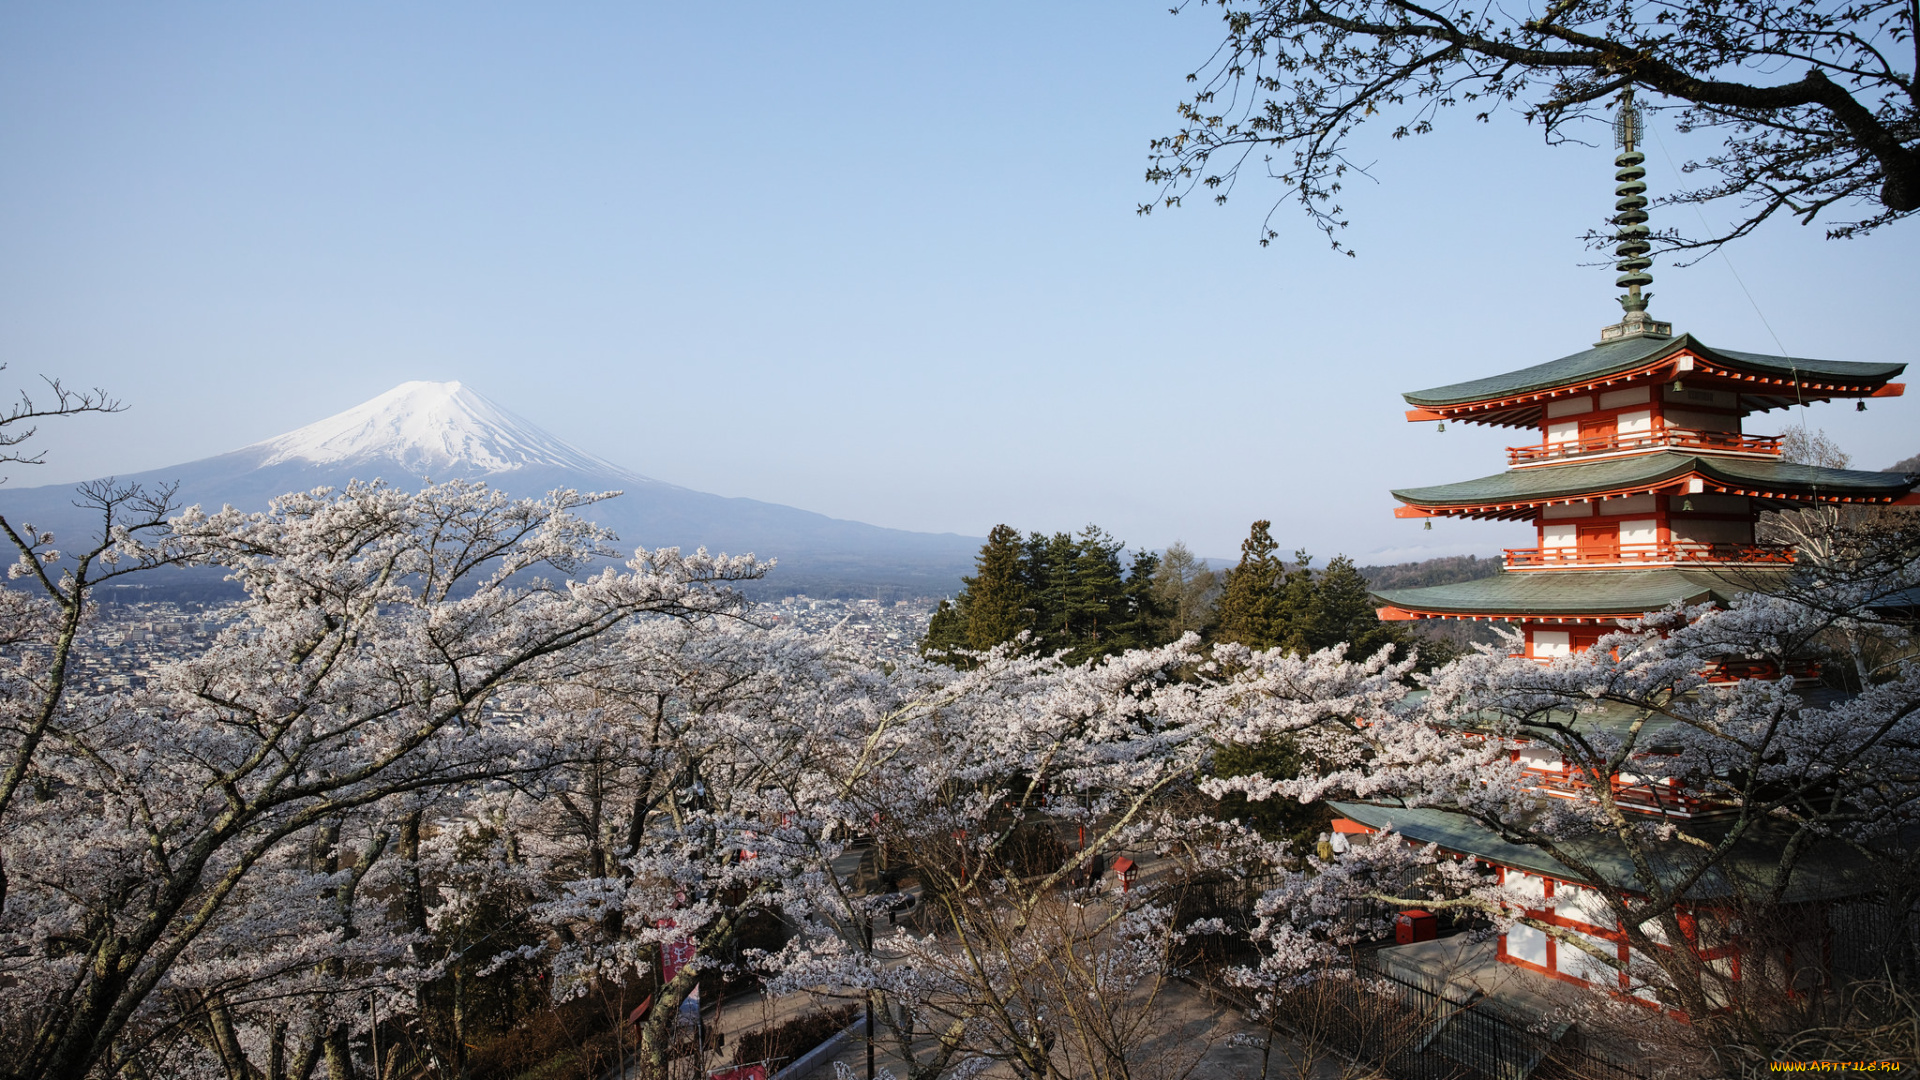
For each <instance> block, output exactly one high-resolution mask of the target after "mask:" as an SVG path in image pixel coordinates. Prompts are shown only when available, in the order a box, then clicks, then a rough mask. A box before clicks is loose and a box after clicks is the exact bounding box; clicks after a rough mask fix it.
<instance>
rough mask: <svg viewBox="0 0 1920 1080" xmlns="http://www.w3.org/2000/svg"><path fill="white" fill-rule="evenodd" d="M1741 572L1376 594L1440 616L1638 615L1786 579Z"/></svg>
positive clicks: (1531, 576)
mask: <svg viewBox="0 0 1920 1080" xmlns="http://www.w3.org/2000/svg"><path fill="white" fill-rule="evenodd" d="M1785 572H1786V570H1785V568H1782V569H1779V570H1772V571H1755V570H1743V571H1740V572H1738V573H1734V572H1726V573H1715V572H1713V571H1707V570H1672V569H1659V570H1532V571H1527V572H1524V573H1517V574H1515V573H1504V574H1495V575H1494V576H1492V577H1487V578H1480V579H1479V580H1477V581H1456V582H1454V583H1453V584H1451V585H1430V586H1427V587H1426V588H1423V589H1387V590H1376V591H1375V592H1374V593H1373V594H1372V595H1373V597H1374V598H1375V599H1377V600H1379V601H1380V602H1382V603H1385V604H1391V605H1393V606H1394V607H1397V608H1402V609H1405V610H1407V611H1427V612H1434V613H1437V614H1442V615H1588V616H1591V615H1638V614H1641V613H1643V612H1648V611H1658V610H1660V609H1661V608H1664V607H1666V606H1667V605H1668V604H1671V603H1674V602H1675V601H1679V602H1681V603H1688V604H1694V603H1705V602H1707V601H1713V602H1715V603H1720V604H1724V603H1727V602H1728V601H1730V600H1732V599H1733V597H1734V596H1735V595H1736V594H1739V593H1743V592H1749V591H1752V589H1753V588H1754V586H1755V585H1756V584H1757V581H1756V578H1760V577H1763V576H1764V579H1767V580H1770V579H1774V578H1777V577H1778V576H1779V575H1780V574H1782V573H1785Z"/></svg>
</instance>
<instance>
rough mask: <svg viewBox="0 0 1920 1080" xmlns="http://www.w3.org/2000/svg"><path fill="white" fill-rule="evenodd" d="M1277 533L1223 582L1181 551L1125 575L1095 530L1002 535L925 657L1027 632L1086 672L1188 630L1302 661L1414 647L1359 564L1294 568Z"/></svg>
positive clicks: (1298, 564) (1243, 555) (941, 614)
mask: <svg viewBox="0 0 1920 1080" xmlns="http://www.w3.org/2000/svg"><path fill="white" fill-rule="evenodd" d="M1271 529H1272V523H1271V522H1268V521H1256V522H1254V523H1253V529H1252V532H1251V534H1250V535H1249V536H1248V537H1247V539H1246V541H1245V542H1244V543H1242V544H1241V545H1240V562H1239V563H1238V564H1237V565H1235V566H1234V567H1232V568H1230V569H1228V570H1226V571H1225V572H1224V573H1215V572H1214V571H1212V570H1209V569H1207V567H1206V566H1205V564H1204V562H1203V561H1201V560H1199V559H1196V558H1194V556H1193V554H1192V553H1191V552H1190V551H1188V550H1187V549H1186V547H1185V545H1183V544H1180V543H1177V542H1176V543H1174V544H1172V545H1169V546H1168V548H1167V550H1166V552H1165V553H1164V554H1161V553H1155V552H1150V551H1140V552H1135V553H1134V555H1133V557H1132V560H1131V562H1130V563H1127V564H1126V565H1125V566H1124V569H1123V561H1124V560H1123V554H1124V552H1125V550H1126V545H1125V544H1123V543H1122V542H1121V541H1119V540H1117V539H1115V538H1114V537H1113V536H1112V535H1111V534H1109V533H1108V532H1107V531H1106V530H1104V529H1102V528H1100V527H1099V526H1097V525H1089V526H1087V527H1086V528H1085V529H1084V530H1082V531H1081V532H1079V533H1078V534H1072V533H1055V534H1053V535H1052V536H1048V535H1045V534H1043V533H1037V532H1036V533H1031V534H1029V535H1027V536H1025V537H1022V536H1021V535H1020V532H1019V531H1018V530H1017V529H1014V528H1012V527H1011V526H1007V525H998V526H995V527H994V529H993V531H992V532H991V533H990V534H988V537H987V542H986V544H985V545H984V546H982V547H981V549H980V554H979V555H978V556H977V557H976V559H975V562H974V565H975V568H976V569H975V573H974V574H973V576H971V577H968V578H963V579H962V581H963V583H964V585H965V588H963V589H961V591H960V594H959V595H958V596H956V597H954V598H953V599H952V600H947V601H942V602H941V604H940V607H939V609H938V610H937V611H936V612H935V613H934V615H933V620H932V622H931V623H930V624H929V625H928V627H927V636H926V637H925V638H924V639H922V641H921V643H920V649H921V651H922V652H923V653H946V652H953V651H984V650H987V649H991V648H993V647H994V646H996V645H1000V644H1002V643H1004V642H1008V641H1012V640H1014V639H1015V638H1016V637H1018V636H1019V635H1020V634H1022V633H1025V634H1027V635H1028V639H1029V640H1030V641H1031V642H1032V648H1033V649H1034V650H1035V651H1038V652H1048V653H1051V652H1057V651H1061V650H1065V651H1066V653H1067V655H1068V657H1069V658H1070V659H1071V660H1073V661H1076V662H1079V661H1085V660H1089V659H1092V658H1094V657H1097V656H1104V655H1109V654H1112V653H1117V652H1122V651H1124V650H1126V649H1131V648H1139V647H1143V646H1152V645H1164V644H1166V643H1167V642H1170V641H1173V640H1174V639H1176V638H1178V637H1179V636H1180V635H1181V634H1183V633H1186V632H1187V631H1190V630H1191V631H1197V632H1198V633H1200V635H1201V636H1202V637H1203V638H1204V639H1205V640H1207V641H1233V642H1239V643H1241V644H1243V645H1247V646H1249V647H1251V648H1256V649H1271V648H1286V649H1289V650H1292V651H1296V652H1302V653H1308V652H1314V651H1317V650H1319V649H1324V648H1326V647H1328V646H1330V645H1336V644H1339V643H1340V642H1343V641H1344V642H1348V643H1349V644H1350V647H1349V655H1352V656H1356V657H1359V656H1369V655H1372V654H1373V653H1374V652H1376V651H1378V650H1379V649H1380V647H1381V646H1383V645H1388V644H1394V645H1398V646H1400V648H1401V649H1402V650H1404V649H1406V648H1408V647H1409V646H1410V645H1411V644H1412V641H1411V635H1409V634H1408V633H1407V631H1406V630H1405V629H1404V628H1403V627H1400V626H1398V625H1395V624H1391V623H1383V622H1381V621H1380V620H1379V618H1378V617H1376V616H1375V614H1374V606H1373V600H1372V599H1371V598H1370V597H1369V596H1368V594H1367V590H1368V586H1367V581H1366V579H1365V578H1364V577H1362V576H1361V574H1360V571H1359V570H1358V569H1357V568H1356V567H1355V566H1354V565H1353V560H1351V559H1349V558H1347V557H1346V556H1344V555H1342V556H1339V557H1336V558H1335V559H1334V560H1333V561H1331V562H1329V563H1328V564H1327V565H1326V566H1325V567H1324V568H1322V569H1318V570H1316V569H1314V567H1313V565H1312V563H1313V560H1312V558H1311V557H1310V556H1308V555H1307V554H1306V553H1305V552H1296V553H1295V554H1294V557H1293V561H1292V562H1291V563H1289V562H1287V561H1285V560H1283V559H1281V558H1280V557H1279V556H1278V554H1277V552H1278V551H1279V545H1278V544H1277V543H1276V542H1275V541H1274V539H1273V536H1272V533H1271ZM1422 648H1423V651H1426V650H1427V649H1429V648H1432V645H1431V644H1430V643H1423V645H1422Z"/></svg>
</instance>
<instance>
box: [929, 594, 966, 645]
mask: <svg viewBox="0 0 1920 1080" xmlns="http://www.w3.org/2000/svg"><path fill="white" fill-rule="evenodd" d="M970 647H971V646H970V645H969V644H968V642H967V594H966V593H965V592H964V591H963V592H961V594H960V595H959V596H957V597H954V598H953V599H951V600H942V601H940V606H939V607H937V608H935V609H934V612H933V617H932V618H931V619H928V620H927V636H926V637H923V638H921V639H920V654H921V655H922V656H925V655H927V654H928V653H948V652H953V651H955V650H957V649H967V648H970Z"/></svg>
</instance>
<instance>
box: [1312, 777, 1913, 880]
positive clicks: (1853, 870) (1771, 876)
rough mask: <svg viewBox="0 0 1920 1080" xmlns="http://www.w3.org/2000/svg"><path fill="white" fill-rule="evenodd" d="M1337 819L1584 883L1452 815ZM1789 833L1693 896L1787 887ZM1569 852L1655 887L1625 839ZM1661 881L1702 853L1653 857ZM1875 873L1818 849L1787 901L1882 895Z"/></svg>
mask: <svg viewBox="0 0 1920 1080" xmlns="http://www.w3.org/2000/svg"><path fill="white" fill-rule="evenodd" d="M1327 805H1328V806H1329V807H1331V808H1332V809H1333V811H1334V813H1336V814H1339V815H1340V816H1342V817H1345V818H1348V819H1349V820H1352V821H1357V822H1359V823H1360V824H1362V825H1365V826H1367V827H1368V828H1370V829H1383V828H1386V827H1387V826H1389V825H1391V826H1392V827H1393V829H1394V831H1396V832H1398V833H1399V834H1400V835H1401V836H1403V837H1405V838H1406V839H1408V840H1412V841H1415V842H1417V843H1422V844H1436V845H1438V846H1439V847H1441V848H1443V849H1445V850H1447V851H1455V852H1460V853H1461V854H1465V855H1471V856H1474V857H1476V858H1480V859H1485V860H1487V861H1488V862H1493V863H1498V864H1499V865H1501V866H1506V867H1510V868H1512V869H1516V870H1524V871H1527V872H1528V873H1533V874H1540V875H1543V876H1546V877H1553V878H1558V879H1561V880H1563V881H1568V880H1570V881H1579V880H1581V876H1580V875H1579V874H1576V873H1574V872H1573V871H1572V870H1571V869H1569V868H1568V867H1567V866H1566V865H1565V864H1563V863H1561V862H1559V861H1557V860H1555V859H1554V858H1552V857H1551V856H1549V855H1548V854H1547V853H1546V852H1544V851H1541V850H1540V849H1539V848H1536V847H1532V846H1529V845H1526V844H1515V843H1510V842H1508V841H1506V840H1503V839H1501V837H1500V835H1499V834H1498V833H1496V832H1494V831H1493V830H1492V829H1489V828H1487V827H1486V826H1485V825H1482V824H1480V823H1479V822H1477V821H1474V820H1473V819H1471V818H1469V817H1467V816H1466V815H1465V814H1462V813H1458V812H1456V811H1452V810H1440V809H1435V808H1431V807H1405V806H1381V805H1376V804H1373V803H1350V802H1330V803H1328V804H1327ZM1730 827H1731V823H1729V822H1713V821H1702V822H1694V823H1690V824H1689V825H1688V826H1687V831H1688V832H1690V833H1693V834H1694V835H1696V836H1699V837H1701V838H1702V839H1705V840H1707V841H1708V842H1709V843H1714V844H1716V846H1717V843H1718V842H1719V841H1720V840H1722V839H1723V838H1724V837H1725V836H1726V835H1727V833H1728V831H1729V829H1730ZM1790 835H1791V834H1790V832H1789V830H1788V829H1787V828H1785V827H1783V826H1780V825H1776V824H1773V823H1770V822H1759V823H1756V824H1755V825H1753V826H1752V827H1751V828H1750V830H1749V832H1748V834H1747V838H1744V839H1742V840H1740V841H1737V842H1736V843H1734V844H1733V846H1732V848H1731V849H1730V850H1729V851H1728V852H1727V854H1726V856H1725V857H1724V858H1723V859H1722V861H1721V862H1720V863H1719V864H1718V865H1717V866H1715V867H1714V868H1712V869H1710V870H1709V871H1708V872H1707V873H1705V874H1703V875H1702V876H1701V877H1700V880H1699V881H1697V882H1695V883H1694V885H1693V886H1692V887H1691V888H1690V889H1689V890H1688V891H1687V896H1688V897H1689V898H1690V899H1694V900H1701V901H1709V900H1715V899H1721V898H1726V899H1732V898H1735V897H1738V896H1741V895H1749V896H1750V895H1754V894H1756V893H1761V892H1768V891H1771V890H1772V888H1773V886H1774V885H1775V883H1776V882H1777V881H1778V880H1779V879H1778V876H1777V875H1778V873H1779V866H1780V853H1781V849H1782V848H1783V847H1784V846H1785V845H1786V843H1787V840H1788V839H1789V837H1790ZM1561 846H1562V847H1563V848H1564V849H1565V850H1566V851H1567V853H1568V854H1569V855H1570V856H1572V857H1573V858H1575V859H1577V860H1579V861H1580V862H1583V863H1586V864H1587V865H1588V866H1590V867H1592V868H1593V869H1594V871H1595V872H1596V873H1597V874H1599V875H1600V877H1601V878H1602V880H1603V881H1604V883H1605V884H1607V885H1610V886H1613V887H1615V888H1619V889H1625V890H1627V891H1629V892H1639V893H1642V894H1644V893H1645V892H1646V891H1647V882H1645V881H1643V880H1642V879H1641V878H1640V876H1639V872H1638V871H1637V870H1636V869H1635V868H1634V864H1633V859H1632V858H1631V857H1630V856H1629V854H1628V852H1627V848H1626V845H1625V844H1623V843H1621V842H1620V839H1619V837H1617V836H1611V835H1608V834H1604V833H1602V834H1597V835H1594V836H1589V837H1584V838H1581V839H1577V840H1566V841H1562V842H1561ZM1649 855H1650V858H1649V860H1648V861H1649V863H1650V864H1651V866H1652V869H1653V873H1654V876H1655V879H1656V880H1657V881H1659V882H1660V883H1661V884H1662V885H1666V886H1669V887H1671V886H1673V885H1677V884H1679V882H1680V881H1681V880H1683V879H1684V878H1685V877H1686V876H1687V875H1688V874H1690V873H1691V872H1692V871H1693V870H1694V868H1695V867H1696V866H1697V865H1698V852H1697V851H1695V850H1694V849H1693V848H1692V847H1691V845H1688V844H1686V843H1684V842H1681V841H1672V842H1670V843H1669V844H1663V845H1659V846H1656V847H1654V848H1653V849H1652V851H1651V852H1650V853H1649ZM1875 884H1876V882H1875V879H1874V875H1873V873H1872V868H1871V867H1870V866H1869V865H1868V864H1867V862H1866V860H1865V859H1863V858H1861V857H1860V856H1859V855H1858V854H1857V853H1855V852H1854V851H1853V849H1851V848H1849V847H1847V846H1846V845H1844V844H1812V845H1808V846H1807V848H1806V850H1805V852H1804V853H1803V854H1802V855H1801V856H1800V857H1799V859H1798V861H1797V862H1796V864H1795V866H1794V869H1793V871H1792V874H1791V876H1790V877H1789V878H1788V880H1787V884H1786V888H1785V890H1784V891H1783V892H1782V893H1781V896H1780V899H1781V900H1782V901H1783V902H1785V903H1789V904H1794V903H1804V902H1807V901H1816V900H1838V899H1842V898H1845V897H1849V896H1858V895H1860V894H1862V893H1866V892H1870V891H1872V890H1873V888H1874V887H1875Z"/></svg>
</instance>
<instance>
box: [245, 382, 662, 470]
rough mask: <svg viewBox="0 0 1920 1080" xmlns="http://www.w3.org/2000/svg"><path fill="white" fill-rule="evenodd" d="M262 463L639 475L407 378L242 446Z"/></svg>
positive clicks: (447, 386)
mask: <svg viewBox="0 0 1920 1080" xmlns="http://www.w3.org/2000/svg"><path fill="white" fill-rule="evenodd" d="M240 452H241V453H253V454H257V455H259V461H258V466H257V467H266V466H269V465H278V464H281V463H283V462H299V463H307V464H314V465H335V464H349V465H351V464H360V463H362V462H365V463H368V464H374V465H377V464H380V463H384V462H388V461H391V462H394V463H396V464H398V465H399V466H400V468H402V469H404V470H406V471H407V472H409V473H412V474H413V475H415V476H431V477H434V478H435V479H441V478H452V477H454V476H473V475H484V474H488V473H501V472H511V471H514V470H517V469H524V468H527V467H529V466H557V467H560V468H566V469H576V470H581V471H585V472H591V473H604V474H614V475H619V476H626V477H632V478H633V479H641V478H640V477H636V476H633V474H631V473H629V472H627V471H626V470H625V469H622V468H619V467H618V466H616V465H613V464H611V463H610V462H607V461H603V460H601V459H600V458H597V457H594V456H593V455H592V454H589V453H587V452H586V451H584V450H580V449H577V448H575V447H572V446H569V445H567V444H566V443H564V442H561V441H560V440H559V439H556V438H554V437H553V436H551V435H549V434H547V433H546V432H544V431H542V430H540V428H538V427H536V426H535V425H533V424H532V423H529V422H528V421H526V420H524V419H522V418H521V417H518V416H515V415H513V414H512V413H510V412H508V411H507V410H505V409H503V408H501V407H500V406H498V405H496V404H494V403H493V402H491V401H489V400H487V399H486V398H484V397H482V396H480V395H479V394H476V393H474V392H473V391H472V390H471V389H469V388H467V387H466V386H463V385H461V384H460V383H458V382H405V383H401V384H400V385H399V386H396V387H394V388H393V389H391V390H389V391H387V392H386V393H384V394H381V395H380V396H379V397H376V398H374V399H373V400H371V401H368V402H365V403H363V404H360V405H356V406H354V407H353V408H351V409H348V410H347V411H346V412H343V413H339V414H337V415H334V416H329V417H327V418H326V419H325V420H321V421H318V422H316V423H312V424H308V425H307V426H306V427H303V428H300V429H299V430H297V431H290V432H288V433H287V434H285V435H280V436H276V437H274V438H271V439H267V440H265V441H263V442H257V443H254V444H253V445H251V446H247V447H243V448H242V449H241V451H240Z"/></svg>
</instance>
